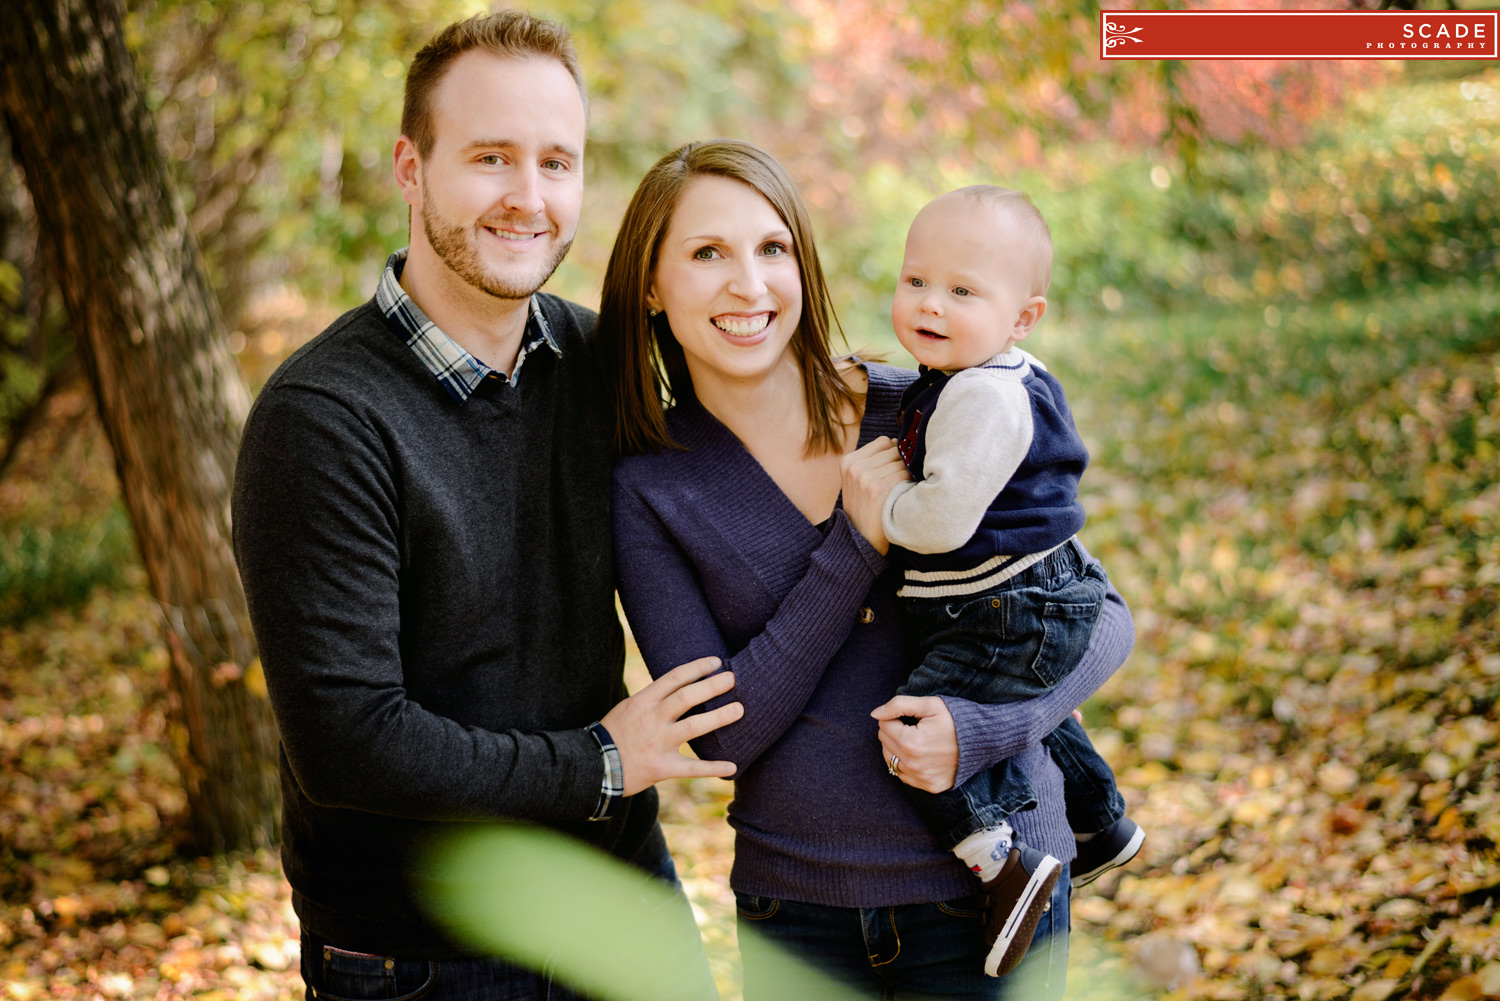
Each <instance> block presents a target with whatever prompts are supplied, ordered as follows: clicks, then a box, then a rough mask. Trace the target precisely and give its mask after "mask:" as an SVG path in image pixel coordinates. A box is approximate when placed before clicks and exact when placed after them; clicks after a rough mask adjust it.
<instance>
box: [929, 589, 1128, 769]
mask: <svg viewBox="0 0 1500 1001" xmlns="http://www.w3.org/2000/svg"><path fill="white" fill-rule="evenodd" d="M1134 645H1135V623H1134V620H1132V618H1131V616H1130V609H1129V607H1128V606H1126V604H1125V599H1124V598H1121V597H1120V593H1119V592H1118V591H1116V590H1115V588H1114V585H1113V584H1111V585H1110V587H1109V592H1108V593H1107V594H1106V595H1105V598H1104V606H1103V608H1102V609H1101V610H1100V612H1099V623H1098V625H1097V626H1095V628H1094V636H1093V639H1091V640H1090V641H1089V646H1088V650H1087V651H1085V652H1084V655H1083V659H1082V660H1080V661H1079V663H1078V666H1077V667H1076V668H1074V669H1073V672H1072V673H1071V674H1069V675H1068V676H1067V677H1066V678H1064V679H1063V680H1062V681H1061V682H1060V683H1059V684H1058V685H1057V687H1056V688H1054V689H1053V690H1052V691H1050V692H1048V693H1047V694H1046V695H1042V696H1038V697H1037V698H1034V699H1027V700H1025V701H1023V702H1011V703H1008V704H1005V705H980V704H978V703H976V702H969V701H966V700H964V699H957V698H950V697H948V696H943V697H942V698H943V701H944V702H945V703H947V705H948V711H949V712H950V713H952V714H953V723H954V726H955V727H956V729H957V730H958V775H957V777H956V778H955V779H954V783H953V784H954V785H955V786H959V785H962V784H963V783H964V782H965V781H966V780H968V779H969V778H970V777H971V776H973V775H974V774H975V773H976V772H978V771H980V770H982V769H985V768H989V767H990V766H991V765H994V764H996V763H997V762H1000V761H1004V760H1005V759H1006V758H1011V757H1015V756H1016V755H1017V754H1019V753H1021V752H1022V751H1023V750H1025V749H1026V748H1028V747H1031V746H1033V745H1035V744H1037V743H1040V742H1041V740H1042V738H1043V737H1045V736H1047V735H1048V734H1049V733H1051V732H1052V731H1053V730H1055V729H1057V727H1058V724H1060V723H1062V721H1063V720H1065V719H1067V718H1068V714H1069V713H1071V712H1072V711H1073V710H1074V709H1076V708H1078V707H1079V706H1081V705H1083V703H1084V702H1085V701H1086V700H1087V699H1088V698H1089V697H1090V696H1091V695H1093V694H1094V693H1095V692H1096V691H1098V690H1099V688H1100V686H1102V685H1103V684H1104V683H1105V682H1106V681H1108V680H1109V679H1110V677H1111V676H1112V675H1113V674H1114V673H1115V671H1117V670H1119V668H1120V665H1122V664H1124V663H1125V658H1126V657H1128V656H1130V650H1131V647H1133V646H1134Z"/></svg>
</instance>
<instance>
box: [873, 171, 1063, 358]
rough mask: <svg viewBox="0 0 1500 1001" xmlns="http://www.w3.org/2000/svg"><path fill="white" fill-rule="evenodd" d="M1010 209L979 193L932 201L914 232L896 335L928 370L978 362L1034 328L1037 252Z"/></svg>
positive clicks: (894, 318) (900, 286) (904, 265)
mask: <svg viewBox="0 0 1500 1001" xmlns="http://www.w3.org/2000/svg"><path fill="white" fill-rule="evenodd" d="M1031 252H1032V248H1031V247H1029V246H1026V241H1025V240H1024V239H1023V237H1022V236H1021V227H1020V226H1019V225H1018V224H1017V223H1016V222H1015V220H1014V219H1013V218H1012V217H1011V215H1010V213H1008V212H1006V211H1005V210H1003V209H997V208H993V207H991V206H988V205H985V204H982V203H980V202H978V201H976V200H974V199H970V198H963V197H946V198H939V199H938V200H936V201H934V202H931V203H930V204H928V205H927V207H926V208H924V209H922V211H921V212H919V213H917V218H916V219H915V220H914V221H913V222H912V224H911V230H910V231H909V232H908V233H907V234H906V256H905V258H904V259H903V260H902V262H901V278H900V280H899V281H898V282H897V283H896V296H895V299H894V301H893V302H892V303H891V324H892V326H894V327H895V328H896V337H897V338H899V339H900V341H901V345H902V346H903V347H905V348H906V350H908V351H910V352H911V354H912V357H914V358H916V359H917V361H919V362H921V363H922V364H923V365H926V366H927V367H928V368H937V369H944V370H950V371H951V370H954V369H963V368H973V367H974V366H975V365H980V364H983V363H984V362H985V361H988V360H989V359H990V358H993V357H994V356H995V355H997V354H1000V353H1001V352H1004V351H1008V350H1009V349H1010V346H1011V345H1012V344H1014V343H1015V342H1016V341H1018V340H1020V339H1021V338H1022V337H1025V336H1026V333H1027V332H1028V331H1029V330H1030V329H1031V323H1032V322H1035V321H1034V319H1033V320H1032V321H1031V322H1020V321H1021V316H1022V313H1023V312H1024V311H1025V309H1026V306H1027V304H1028V302H1030V301H1032V299H1033V297H1032V296H1031V295H1030V289H1029V288H1028V287H1027V286H1028V282H1029V275H1030V274H1031V267H1030V265H1031V259H1030V256H1029V255H1030V253H1031Z"/></svg>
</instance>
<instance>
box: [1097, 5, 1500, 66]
mask: <svg viewBox="0 0 1500 1001" xmlns="http://www.w3.org/2000/svg"><path fill="white" fill-rule="evenodd" d="M1497 46H1500V13H1497V12H1495V11H1394V10H1393V11H1384V10H1382V11H1373V10H1372V11H1362V10H1345V11H1327V10H1159V11H1139V10H1103V11H1100V12H1099V58H1101V59H1495V58H1497V57H1500V47H1497Z"/></svg>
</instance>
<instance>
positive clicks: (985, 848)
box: [953, 821, 1015, 883]
mask: <svg viewBox="0 0 1500 1001" xmlns="http://www.w3.org/2000/svg"><path fill="white" fill-rule="evenodd" d="M1014 837H1015V831H1014V830H1013V829H1012V828H1011V826H1010V825H1009V824H1007V823H1005V822H1004V821H1001V822H1000V826H999V827H986V828H985V829H984V830H982V831H975V832H974V833H973V834H971V835H969V836H968V837H967V838H964V839H963V840H962V841H960V842H959V843H958V844H956V845H954V846H953V854H955V855H957V856H958V857H959V858H960V859H962V860H963V863H964V865H966V866H968V867H969V871H970V872H972V873H973V874H974V875H976V876H978V877H979V881H980V882H981V883H987V882H989V881H990V880H992V879H994V878H995V874H996V873H998V872H999V871H1000V867H1001V866H1002V865H1004V864H1005V859H1006V857H1007V856H1009V855H1010V845H1011V841H1012V840H1013V839H1014Z"/></svg>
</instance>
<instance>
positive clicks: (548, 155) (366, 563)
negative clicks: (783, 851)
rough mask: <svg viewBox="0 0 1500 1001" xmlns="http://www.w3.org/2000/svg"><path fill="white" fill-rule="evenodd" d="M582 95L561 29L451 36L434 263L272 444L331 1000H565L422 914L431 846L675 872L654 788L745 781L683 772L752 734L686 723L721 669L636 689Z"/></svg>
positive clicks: (255, 523)
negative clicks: (587, 851) (626, 647)
mask: <svg viewBox="0 0 1500 1001" xmlns="http://www.w3.org/2000/svg"><path fill="white" fill-rule="evenodd" d="M585 101H586V98H585V95H584V91H583V85H582V81H581V78H580V75H579V71H578V66H577V60H576V57H575V55H574V53H573V49H572V46H571V43H570V42H569V39H568V35H567V33H566V31H565V30H564V29H562V28H560V27H558V26H557V25H554V24H550V23H548V22H546V21H541V20H537V19H533V18H531V17H529V16H528V15H526V14H524V13H521V12H517V11H506V12H503V13H499V14H495V15H492V16H489V17H482V18H474V19H470V20H468V21H464V22H460V23H458V24H455V25H451V26H449V27H448V28H446V29H444V30H443V31H442V32H440V33H439V34H438V35H436V36H435V37H434V38H433V39H432V40H431V41H430V42H429V43H428V44H427V45H426V46H425V47H424V48H423V49H422V50H421V51H420V52H419V53H418V54H417V56H416V58H415V60H414V61H413V63H412V66H411V68H410V71H409V73H408V76H407V82H406V99H405V107H404V111H403V115H402V135H401V138H400V139H399V140H398V141H397V143H396V148H395V158H394V162H395V176H396V180H397V182H398V184H399V185H400V187H401V191H402V194H403V196H404V197H405V198H406V200H407V202H408V204H409V205H410V206H411V209H412V215H413V225H412V227H411V246H410V248H409V250H407V251H404V252H403V251H398V252H397V253H396V254H394V255H392V257H391V259H390V261H389V263H388V264H387V266H386V270H385V273H384V275H383V276H382V279H381V281H380V284H379V287H378V289H377V290H376V294H375V298H374V299H373V300H372V301H370V302H368V303H366V304H365V305H363V306H360V307H359V308H357V309H355V310H353V311H351V312H349V313H347V314H346V315H344V316H343V317H341V318H340V319H339V320H337V321H336V322H335V323H334V324H333V325H332V326H330V327H329V328H328V329H327V330H325V331H324V332H323V333H322V334H321V335H320V336H318V337H317V338H315V339H314V340H313V341H311V342H310V343H309V344H307V345H306V346H304V347H303V348H302V349H301V350H299V351H298V352H297V353H296V354H294V355H293V356H292V357H291V358H289V359H287V361H286V363H285V364H283V365H282V366H281V368H279V369H278V370H277V372H276V374H275V375H273V376H272V378H271V380H270V381H269V382H268V383H267V384H266V386H265V388H264V389H263V390H262V391H261V394H260V396H259V398H258V399H257V401H256V405H255V407H254V409H253V410H252V412H251V415H250V418H249V421H248V422H247V424H246V428H245V435H244V440H243V443H242V445H241V451H240V460H239V467H238V471H237V479H236V483H235V492H234V531H235V551H236V554H237V556H238V559H239V565H240V573H241V576H242V578H243V580H244V584H245V593H246V597H247V599H248V601H249V605H250V614H251V619H252V621H253V623H254V626H255V633H256V638H257V640H258V641H259V644H260V650H261V658H262V662H263V664H264V667H265V673H266V680H267V683H268V685H269V687H270V694H271V699H272V704H273V707H274V709H275V712H276V719H277V722H278V725H279V727H280V729H281V777H282V790H283V796H284V801H285V806H284V818H283V847H282V857H283V860H284V864H285V869H286V874H287V878H288V880H289V881H290V882H291V884H292V890H293V904H294V906H295V907H296V910H297V914H298V917H299V918H300V919H301V922H302V928H303V950H302V957H303V975H304V978H305V979H306V980H307V982H308V997H310V998H311V997H330V996H333V997H343V998H364V997H394V996H405V995H407V994H411V993H415V992H420V994H421V996H422V997H424V998H428V999H438V998H445V997H456V996H459V994H460V993H463V992H465V991H472V992H473V993H474V995H475V996H483V997H497V998H511V997H516V998H524V997H532V996H540V995H543V994H544V993H545V992H547V991H549V990H550V991H552V992H553V993H552V994H551V995H550V996H554V997H555V996H558V995H557V993H556V992H555V988H553V987H552V986H551V985H550V984H548V983H546V982H545V980H544V979H543V978H541V977H539V976H537V975H533V974H532V973H530V972H527V971H521V970H517V969H515V968H513V967H509V966H506V965H504V964H501V963H498V962H493V961H489V960H482V959H475V958H472V957H468V956H465V955H464V954H463V952H462V950H461V949H459V948H457V947H455V946H454V945H453V944H452V943H450V942H449V941H448V940H447V939H445V938H444V936H443V934H442V933H441V931H440V930H439V928H438V927H437V926H436V925H435V924H434V923H433V922H432V921H430V920H429V919H428V917H427V916H426V915H424V913H423V912H422V910H421V904H420V900H419V897H418V895H417V894H416V893H415V891H414V887H413V883H412V866H413V863H414V862H415V861H416V860H417V859H418V858H419V857H420V855H421V852H422V851H423V850H424V848H426V846H428V845H429V844H430V842H431V841H432V839H433V837H434V835H436V834H438V833H440V832H442V831H443V830H446V829H449V828H450V825H451V823H452V822H455V821H466V820H484V819H496V818H502V817H504V818H520V819H524V820H529V821H535V822H539V823H543V824H547V825H549V826H551V827H554V828H556V829H558V830H560V831H565V832H567V833H569V834H572V835H574V836H576V837H579V838H582V839H584V840H586V841H589V842H591V843H593V844H595V845H597V846H598V847H600V848H601V849H603V850H605V851H608V852H611V853H612V854H614V855H615V856H617V857H619V858H621V859H623V860H625V861H627V862H630V863H633V864H635V865H636V866H639V867H641V868H643V869H645V870H647V871H650V872H653V873H657V874H660V875H663V876H666V877H668V878H672V877H671V875H670V874H671V863H670V858H669V856H668V855H667V853H666V846H665V842H664V841H663V839H662V836H661V830H660V828H659V827H658V825H657V822H656V795H655V791H654V789H653V788H652V785H653V783H655V782H657V781H659V780H661V779H663V778H668V777H673V776H686V775H717V776H728V775H730V774H732V772H733V766H732V765H731V764H729V763H728V762H701V761H696V760H693V759H689V758H684V757H682V756H681V755H679V754H678V753H677V748H678V747H679V746H680V745H681V743H682V742H683V741H684V740H686V739H689V738H691V737H694V736H697V735H699V734H702V733H706V732H708V731H709V730H712V729H715V728H717V727H719V726H722V725H724V724H725V723H728V722H731V721H733V720H734V719H737V718H738V717H739V715H740V713H741V712H742V709H741V708H740V706H739V704H738V703H732V704H730V705H726V706H724V707H721V708H720V709H717V710H714V711H712V712H705V713H702V714H701V715H696V716H691V717H689V718H688V719H686V720H679V719H678V717H679V716H681V714H683V713H684V712H685V711H686V710H687V709H689V708H691V707H692V706H694V705H697V704H699V703H702V702H704V701H706V700H708V699H710V698H713V697H714V696H716V695H720V694H722V693H724V692H725V691H727V690H728V689H729V688H731V687H732V685H733V681H732V679H731V678H730V677H729V675H728V674H727V673H720V674H717V675H713V676H712V677H709V675H711V674H712V672H713V671H714V670H715V669H716V668H717V667H718V662H717V661H714V660H704V661H696V662H694V663H692V664H686V665H683V666H682V667H680V668H678V669H677V670H676V671H674V672H672V673H670V674H668V675H666V676H665V677H663V678H662V679H660V680H659V681H658V682H656V683H654V684H652V685H651V686H650V687H648V688H646V689H643V690H642V691H641V692H639V693H637V694H636V695H635V696H633V697H630V698H623V696H624V694H625V692H624V686H623V681H622V676H621V669H622V665H623V637H622V633H621V630H620V626H619V622H618V619H617V617H616V614H615V606H614V598H613V562H612V556H611V553H612V549H611V541H610V534H609V533H610V517H609V507H608V498H609V472H610V462H611V455H610V449H609V441H610V422H611V420H612V415H611V413H610V411H609V409H608V406H607V404H606V403H605V402H604V401H605V400H606V398H607V394H605V393H604V392H603V385H602V382H601V379H600V375H599V373H598V372H597V370H596V367H595V364H596V363H595V360H594V358H593V357H592V355H591V347H592V345H591V340H592V336H593V332H594V321H595V317H594V314H593V313H592V312H591V311H589V310H587V309H584V308H582V307H580V306H577V305H575V304H573V303H569V302H565V301H563V300H561V299H558V298H556V297H554V296H550V295H546V294H543V293H539V292H538V291H537V290H538V289H539V288H540V287H541V286H542V284H543V283H544V282H545V281H546V280H547V279H548V277H549V276H550V275H551V274H552V271H553V269H554V268H555V267H556V266H557V264H558V262H560V261H561V260H562V258H563V255H564V254H566V253H567V250H568V245H569V243H570V241H571V240H572V238H573V234H574V231H575V229H576V227H577V222H578V215H579V207H580V203H581V200H582V192H583V147H584V133H585V122H586V105H585ZM517 905H518V906H524V905H525V902H524V901H517ZM700 955H701V954H700ZM708 989H709V990H710V991H711V989H712V986H711V984H709V985H708ZM464 996H469V995H467V994H465V995H464Z"/></svg>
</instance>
